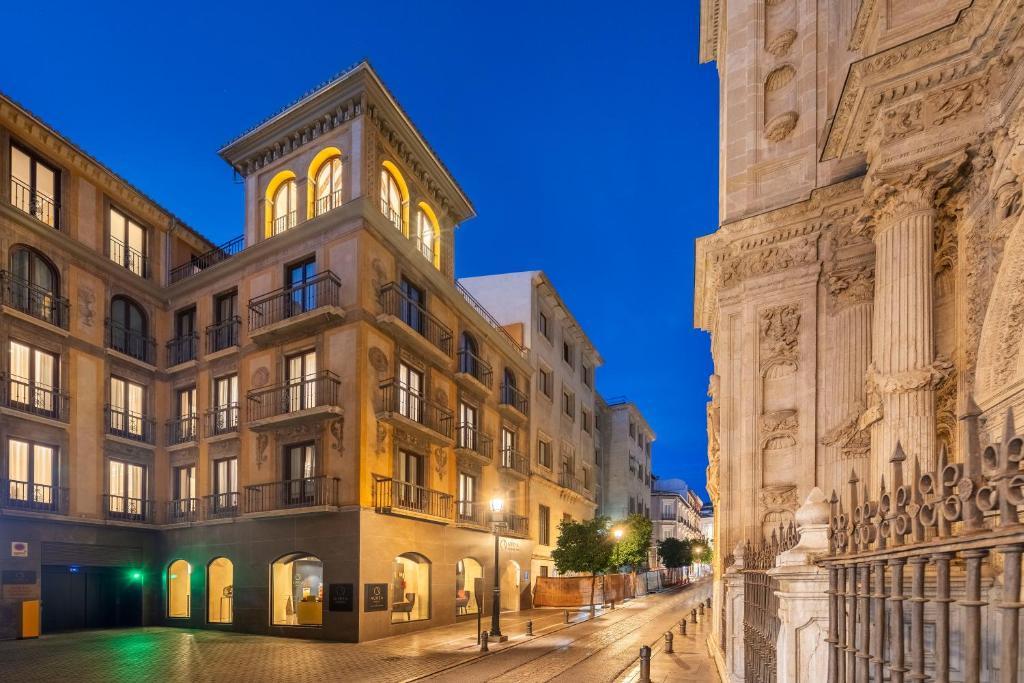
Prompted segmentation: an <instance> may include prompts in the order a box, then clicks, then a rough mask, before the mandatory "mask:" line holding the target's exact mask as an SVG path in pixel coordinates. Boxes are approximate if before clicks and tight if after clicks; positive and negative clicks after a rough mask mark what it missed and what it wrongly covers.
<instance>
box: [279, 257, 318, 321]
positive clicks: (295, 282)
mask: <svg viewBox="0 0 1024 683" xmlns="http://www.w3.org/2000/svg"><path fill="white" fill-rule="evenodd" d="M315 277H316V259H312V258H311V259H306V260H305V261H302V262H300V263H295V264H292V265H290V266H288V268H287V269H286V270H285V278H286V280H287V285H288V288H289V291H290V292H291V297H290V298H289V300H288V311H287V316H286V317H291V316H293V315H299V314H300V313H305V312H306V311H311V310H313V309H314V308H316V307H317V300H316V294H317V289H316V283H311V282H310V281H311V280H312V279H313V278H315Z"/></svg>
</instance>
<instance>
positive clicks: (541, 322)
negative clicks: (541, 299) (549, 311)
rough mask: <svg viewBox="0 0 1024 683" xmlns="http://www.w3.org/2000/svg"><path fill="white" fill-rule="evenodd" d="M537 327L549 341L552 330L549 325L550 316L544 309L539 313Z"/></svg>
mask: <svg viewBox="0 0 1024 683" xmlns="http://www.w3.org/2000/svg"><path fill="white" fill-rule="evenodd" d="M537 329H538V330H539V331H540V333H541V334H543V335H544V338H545V339H547V340H549V341H550V340H551V330H550V328H549V327H548V316H547V315H546V314H545V313H544V312H543V311H541V312H540V313H538V314H537Z"/></svg>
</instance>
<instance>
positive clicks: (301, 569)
mask: <svg viewBox="0 0 1024 683" xmlns="http://www.w3.org/2000/svg"><path fill="white" fill-rule="evenodd" d="M270 575H271V580H270V591H271V595H272V600H271V606H270V610H271V623H273V624H274V625H275V626H322V625H323V604H324V563H323V562H321V561H320V558H318V557H314V556H313V555H306V554H305V553H291V554H289V555H285V556H284V557H282V558H280V559H278V560H276V561H275V562H274V563H273V564H272V565H271V567H270Z"/></svg>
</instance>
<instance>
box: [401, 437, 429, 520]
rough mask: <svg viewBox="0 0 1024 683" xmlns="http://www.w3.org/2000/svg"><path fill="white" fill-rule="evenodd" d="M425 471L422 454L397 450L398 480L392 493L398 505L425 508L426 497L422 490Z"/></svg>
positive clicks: (416, 508) (417, 508)
mask: <svg viewBox="0 0 1024 683" xmlns="http://www.w3.org/2000/svg"><path fill="white" fill-rule="evenodd" d="M424 481H425V472H424V466H423V456H421V455H417V454H416V453H410V452H408V451H399V452H398V481H396V482H395V488H396V489H398V490H397V491H396V492H395V493H394V494H393V495H394V496H395V498H396V500H397V503H398V505H399V506H401V507H404V508H407V509H410V510H426V509H427V504H428V502H429V501H428V499H427V497H426V495H425V494H424V492H423V482H424Z"/></svg>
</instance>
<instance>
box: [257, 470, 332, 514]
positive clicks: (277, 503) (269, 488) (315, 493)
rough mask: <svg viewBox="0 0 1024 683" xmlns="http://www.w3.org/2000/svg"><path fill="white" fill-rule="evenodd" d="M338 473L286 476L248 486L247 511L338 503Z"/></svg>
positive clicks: (265, 510)
mask: <svg viewBox="0 0 1024 683" xmlns="http://www.w3.org/2000/svg"><path fill="white" fill-rule="evenodd" d="M339 481H340V480H339V479H337V478H336V477H327V476H319V477H305V478H302V479H286V480H283V481H272V482H269V483H266V484H253V485H251V486H246V487H245V510H246V512H269V511H271V510H286V509H289V508H302V507H318V506H321V505H337V504H338V482H339Z"/></svg>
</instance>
